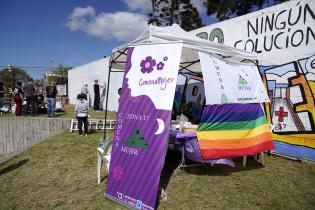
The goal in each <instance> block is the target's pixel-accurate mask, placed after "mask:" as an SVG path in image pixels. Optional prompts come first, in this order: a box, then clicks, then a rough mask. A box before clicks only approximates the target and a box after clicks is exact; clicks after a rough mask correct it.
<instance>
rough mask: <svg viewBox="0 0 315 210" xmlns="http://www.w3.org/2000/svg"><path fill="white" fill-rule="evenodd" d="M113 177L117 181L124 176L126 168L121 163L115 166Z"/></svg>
mask: <svg viewBox="0 0 315 210" xmlns="http://www.w3.org/2000/svg"><path fill="white" fill-rule="evenodd" d="M112 170H113V178H114V179H115V180H116V181H121V180H122V179H123V177H124V169H123V168H122V167H121V166H120V165H116V166H114V167H113V169H112Z"/></svg>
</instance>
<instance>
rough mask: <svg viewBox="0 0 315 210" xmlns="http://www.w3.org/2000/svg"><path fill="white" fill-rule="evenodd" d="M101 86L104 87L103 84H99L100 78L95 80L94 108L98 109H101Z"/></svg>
mask: <svg viewBox="0 0 315 210" xmlns="http://www.w3.org/2000/svg"><path fill="white" fill-rule="evenodd" d="M100 88H102V86H101V85H99V84H98V80H97V79H96V80H94V86H93V89H94V110H95V111H98V110H100V99H101V95H100Z"/></svg>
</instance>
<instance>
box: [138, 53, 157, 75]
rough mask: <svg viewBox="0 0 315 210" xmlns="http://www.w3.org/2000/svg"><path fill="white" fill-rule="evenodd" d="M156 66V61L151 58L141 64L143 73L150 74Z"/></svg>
mask: <svg viewBox="0 0 315 210" xmlns="http://www.w3.org/2000/svg"><path fill="white" fill-rule="evenodd" d="M155 65H156V61H155V60H154V59H152V57H151V56H147V57H146V58H145V60H142V61H141V63H140V67H141V72H142V73H143V74H144V73H146V72H147V73H150V72H152V71H153V67H154V66H155Z"/></svg>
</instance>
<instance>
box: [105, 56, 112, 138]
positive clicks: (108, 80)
mask: <svg viewBox="0 0 315 210" xmlns="http://www.w3.org/2000/svg"><path fill="white" fill-rule="evenodd" d="M112 59H113V54H112V55H111V56H110V61H109V68H108V78H107V87H106V104H105V116H104V118H105V122H104V123H105V126H104V137H103V138H104V140H105V138H106V134H107V133H106V130H107V129H106V122H107V107H108V92H109V82H110V74H111V70H112Z"/></svg>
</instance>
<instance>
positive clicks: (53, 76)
mask: <svg viewBox="0 0 315 210" xmlns="http://www.w3.org/2000/svg"><path fill="white" fill-rule="evenodd" d="M70 69H72V67H69V66H64V65H62V64H59V66H58V67H57V68H55V69H54V70H53V71H52V72H51V73H49V74H47V77H46V79H47V82H48V83H51V82H55V83H56V84H57V85H58V84H60V85H61V84H67V83H68V70H70Z"/></svg>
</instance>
